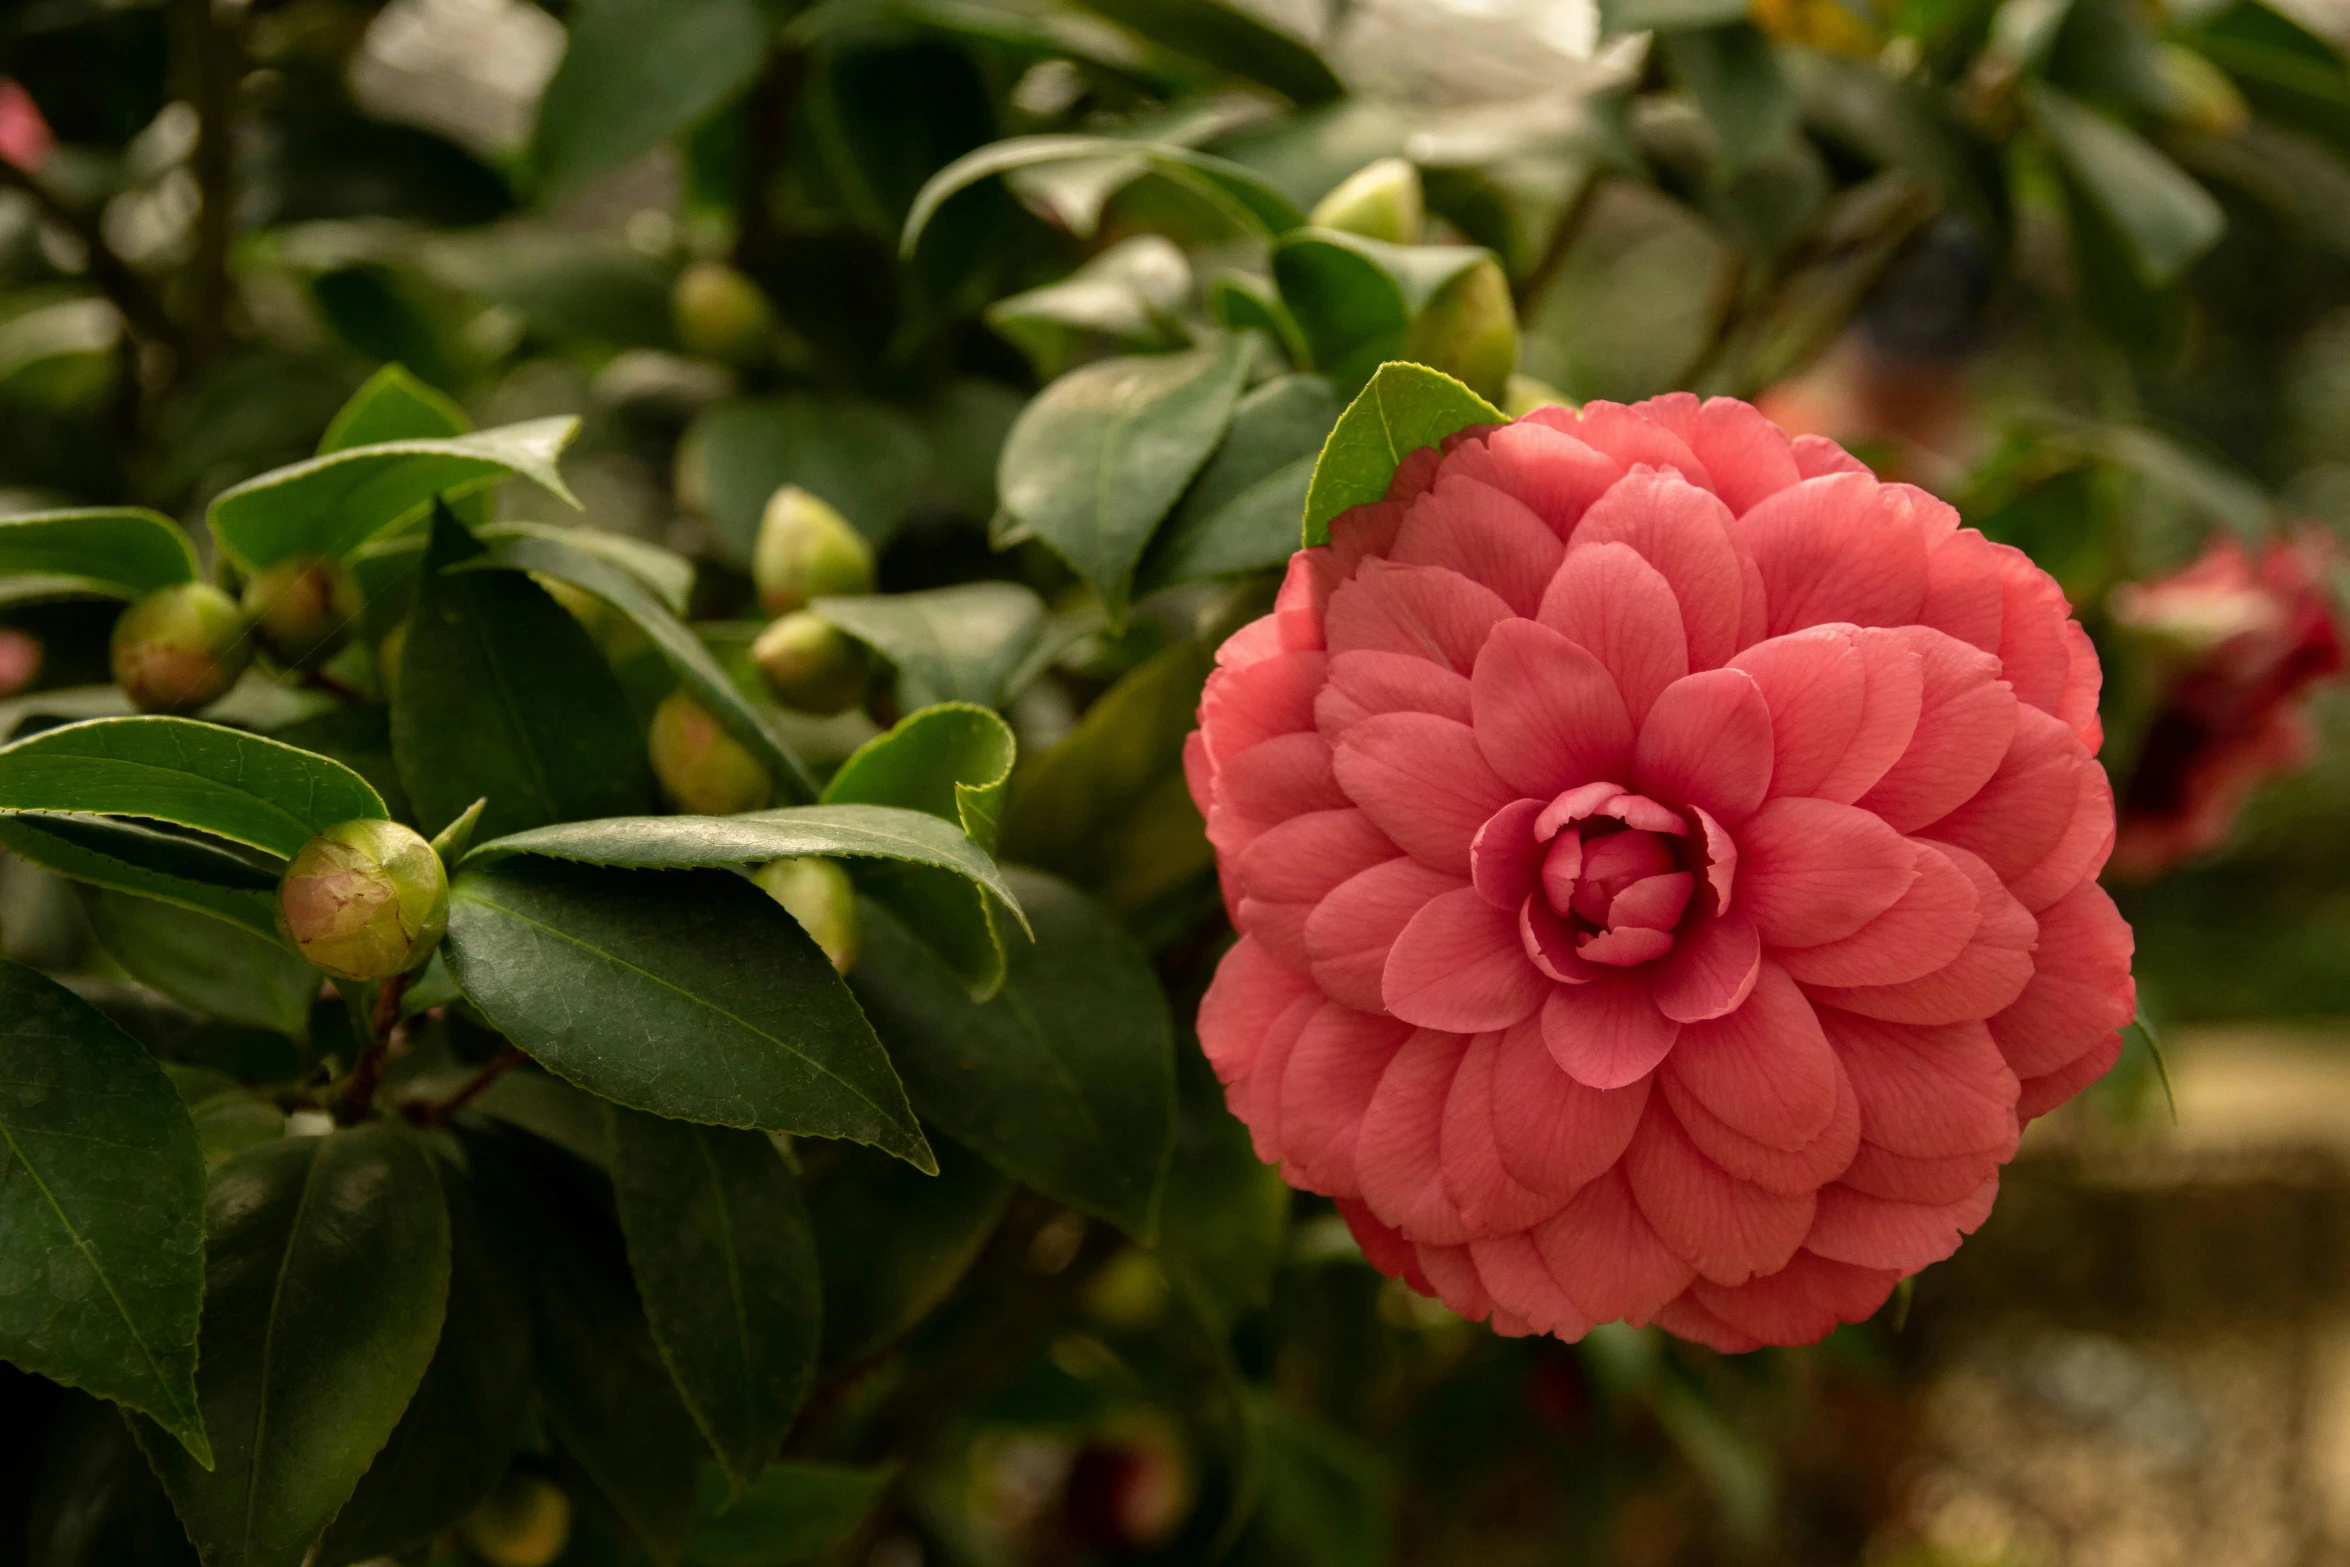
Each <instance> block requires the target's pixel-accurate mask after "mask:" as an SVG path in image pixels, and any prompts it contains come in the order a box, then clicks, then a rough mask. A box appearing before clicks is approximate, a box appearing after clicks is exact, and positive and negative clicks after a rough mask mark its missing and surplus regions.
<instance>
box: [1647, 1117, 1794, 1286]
mask: <svg viewBox="0 0 2350 1567" xmlns="http://www.w3.org/2000/svg"><path fill="white" fill-rule="evenodd" d="M1624 1175H1625V1178H1626V1179H1627V1180H1629V1181H1630V1183H1631V1186H1632V1197H1633V1200H1634V1201H1636V1202H1637V1203H1639V1204H1640V1213H1641V1216H1642V1217H1643V1218H1645V1219H1647V1220H1648V1222H1649V1224H1650V1225H1651V1226H1652V1227H1654V1229H1655V1230H1656V1233H1657V1234H1658V1236H1659V1237H1661V1238H1662V1239H1663V1241H1664V1243H1665V1244H1666V1245H1667V1246H1670V1247H1671V1248H1672V1249H1673V1250H1674V1252H1675V1253H1677V1254H1678V1255H1680V1256H1681V1257H1683V1258H1684V1259H1686V1260H1687V1261H1688V1263H1689V1265H1690V1266H1691V1267H1693V1268H1695V1269H1696V1270H1697V1273H1698V1276H1699V1277H1700V1278H1704V1279H1711V1280H1712V1281H1714V1282H1715V1283H1717V1284H1743V1283H1744V1282H1746V1280H1748V1279H1750V1278H1752V1277H1753V1276H1754V1275H1756V1274H1758V1273H1772V1272H1776V1271H1777V1270H1778V1269H1780V1268H1783V1267H1785V1266H1786V1265H1787V1259H1788V1258H1790V1257H1792V1256H1794V1255H1795V1248H1796V1247H1798V1246H1800V1245H1802V1244H1803V1237H1804V1232H1805V1231H1807V1230H1809V1229H1810V1228H1811V1221H1812V1207H1813V1197H1812V1194H1811V1193H1810V1192H1803V1193H1801V1194H1798V1195H1795V1196H1789V1195H1787V1194H1785V1193H1782V1192H1773V1191H1766V1190H1764V1189H1763V1188H1762V1187H1760V1186H1757V1185H1755V1184H1754V1183H1753V1182H1751V1181H1742V1180H1739V1179H1738V1178H1737V1177H1736V1176H1734V1175H1732V1174H1730V1173H1729V1172H1728V1171H1727V1170H1724V1169H1723V1168H1722V1167H1721V1166H1720V1165H1718V1164H1716V1163H1714V1162H1713V1161H1712V1160H1711V1159H1708V1158H1707V1157H1706V1156H1705V1155H1704V1154H1702V1153H1700V1152H1698V1150H1697V1145H1696V1144H1695V1143H1693V1142H1691V1141H1690V1140H1689V1134H1688V1133H1687V1132H1685V1131H1683V1130H1682V1129H1681V1123H1680V1122H1679V1121H1677V1120H1675V1119H1674V1118H1673V1112H1672V1111H1671V1110H1670V1109H1668V1108H1667V1107H1666V1105H1665V1103H1664V1101H1663V1100H1662V1099H1661V1098H1651V1099H1650V1100H1649V1101H1648V1115H1647V1117H1646V1118H1645V1119H1643V1120H1642V1121H1641V1123H1640V1130H1639V1132H1638V1133H1637V1134H1636V1135H1635V1136H1634V1137H1633V1139H1632V1146H1631V1147H1630V1148H1627V1149H1626V1150H1624Z"/></svg>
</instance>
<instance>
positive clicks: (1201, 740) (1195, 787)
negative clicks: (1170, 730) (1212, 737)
mask: <svg viewBox="0 0 2350 1567" xmlns="http://www.w3.org/2000/svg"><path fill="white" fill-rule="evenodd" d="M1183 786H1184V788H1186V789H1188V790H1189V791H1190V792H1191V803H1192V805H1193V806H1194V807H1196V808H1197V809H1198V811H1199V813H1200V815H1202V816H1205V815H1207V814H1208V812H1210V811H1211V810H1214V809H1215V806H1216V764H1215V763H1214V762H1211V761H1209V760H1208V737H1207V736H1206V735H1203V734H1201V733H1200V732H1199V731H1198V730H1196V729H1194V730H1193V731H1192V732H1191V733H1189V734H1187V735H1185V736H1184V737H1183Z"/></svg>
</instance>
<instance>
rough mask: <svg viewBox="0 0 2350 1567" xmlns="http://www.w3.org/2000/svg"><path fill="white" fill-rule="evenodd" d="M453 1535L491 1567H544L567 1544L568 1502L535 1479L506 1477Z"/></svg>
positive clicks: (560, 1490) (558, 1489)
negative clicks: (458, 1536)
mask: <svg viewBox="0 0 2350 1567" xmlns="http://www.w3.org/2000/svg"><path fill="white" fill-rule="evenodd" d="M457 1532H458V1533H459V1534H461V1535H463V1536H464V1537H465V1543H466V1544H467V1545H468V1546H470V1547H471V1548H472V1550H473V1553H474V1554H475V1555H476V1556H479V1557H480V1558H481V1559H482V1560H484V1561H486V1562H489V1563H491V1564H492V1567H547V1564H548V1563H549V1562H552V1561H553V1560H555V1558H557V1557H558V1556H561V1555H562V1554H563V1547H564V1546H566V1545H568V1544H570V1543H571V1497H570V1495H569V1493H567V1492H565V1491H564V1490H563V1488H562V1487H561V1486H558V1485H555V1484H553V1483H552V1482H550V1481H547V1480H542V1479H540V1478H539V1477H538V1476H537V1475H528V1474H508V1475H507V1476H506V1478H505V1479H503V1480H501V1481H499V1482H498V1487H497V1489H496V1490H494V1491H492V1492H490V1494H489V1495H487V1496H485V1497H483V1498H482V1499H481V1501H480V1502H479V1503H478V1504H477V1505H476V1506H475V1507H474V1509H473V1511H472V1512H470V1513H467V1514H466V1515H465V1521H464V1522H463V1523H462V1524H460V1525H458V1528H457Z"/></svg>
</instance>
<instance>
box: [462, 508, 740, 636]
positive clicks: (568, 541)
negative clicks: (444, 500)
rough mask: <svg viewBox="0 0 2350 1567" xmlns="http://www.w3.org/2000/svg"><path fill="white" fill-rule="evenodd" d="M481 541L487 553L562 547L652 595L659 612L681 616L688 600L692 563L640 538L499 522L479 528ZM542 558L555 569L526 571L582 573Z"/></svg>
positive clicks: (549, 525) (553, 555) (585, 529)
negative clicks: (615, 570) (511, 544)
mask: <svg viewBox="0 0 2350 1567" xmlns="http://www.w3.org/2000/svg"><path fill="white" fill-rule="evenodd" d="M481 538H482V542H483V543H485V544H487V545H489V546H490V549H491V551H492V552H493V553H495V552H496V551H498V550H500V549H503V548H507V547H508V544H507V541H509V540H516V541H519V540H541V541H545V542H549V543H552V544H556V545H560V546H563V547H564V548H565V549H568V550H570V551H572V552H575V553H578V554H585V555H591V556H594V557H595V558H596V559H597V560H598V561H599V562H602V563H605V564H608V565H613V566H617V567H619V568H620V569H621V570H622V571H625V572H627V573H628V574H629V575H630V576H631V577H634V578H635V579H636V580H637V581H638V582H640V583H642V584H643V585H644V586H645V587H648V588H650V589H652V590H653V596H654V597H655V598H657V599H659V600H660V601H661V607H662V608H664V609H666V610H668V611H669V613H670V614H672V615H683V614H684V613H685V612H686V609H687V606H688V605H689V604H690V603H691V601H692V599H693V594H694V563H693V562H692V561H690V560H688V559H686V558H685V557H684V556H683V555H680V554H678V553H677V551H675V550H672V549H665V548H663V547H662V546H661V545H658V544H652V543H648V542H646V541H645V540H643V539H637V538H631V537H629V536H628V535H627V534H625V533H614V532H611V531H610V530H609V529H605V528H591V527H563V526H560V525H558V524H553V523H544V522H499V523H492V524H491V525H490V526H489V527H487V528H484V529H482V530H481ZM520 553H521V550H520V549H519V547H517V554H518V555H519V554H520ZM546 558H547V559H548V560H549V561H550V562H551V563H555V564H551V565H550V566H548V567H539V566H532V567H530V568H528V569H529V570H532V571H539V570H545V571H546V573H547V575H549V576H560V575H561V572H562V571H569V570H575V569H584V568H573V567H570V566H567V565H562V566H560V570H558V569H557V566H558V565H560V563H561V562H562V560H563V556H561V555H560V554H557V553H555V552H548V554H547V556H546ZM561 580H563V581H565V582H571V580H572V579H571V578H570V577H568V576H562V577H561ZM573 586H575V587H583V588H584V587H587V584H586V583H584V582H578V583H573ZM588 591H590V592H594V591H595V590H594V589H593V588H589V589H588ZM600 596H601V595H599V597H600ZM613 607H614V608H616V609H620V608H625V606H622V605H619V604H615V605H614V606H613Z"/></svg>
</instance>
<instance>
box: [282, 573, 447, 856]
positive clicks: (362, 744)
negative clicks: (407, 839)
mask: <svg viewBox="0 0 2350 1567" xmlns="http://www.w3.org/2000/svg"><path fill="white" fill-rule="evenodd" d="M407 609H408V595H406V594H403V595H402V597H401V602H400V612H401V613H402V614H406V613H407ZM269 738H271V739H272V740H278V741H282V742H284V743H285V744H287V745H290V746H294V747H297V748H298V749H301V750H304V751H313V752H316V753H317V754H318V755H320V756H324V757H328V758H331V759H332V760H334V761H337V762H340V763H342V764H343V765H344V766H345V767H348V768H349V769H351V771H353V772H355V773H357V774H358V775H359V776H360V777H362V778H364V779H366V780H367V784H368V787H369V788H371V789H373V790H374V791H375V792H376V794H377V795H378V796H379V797H381V799H382V800H383V803H384V809H385V810H386V811H388V812H390V813H391V816H392V819H393V820H394V821H403V822H404V821H408V820H410V819H412V818H413V816H414V815H415V813H414V812H413V811H412V810H410V808H409V805H408V791H407V789H406V788H405V787H403V786H402V785H401V783H400V764H399V760H398V759H397V758H396V757H394V756H393V755H392V707H391V704H390V703H389V702H359V703H354V704H352V705H350V706H348V707H330V708H328V709H327V710H326V711H325V712H323V713H314V714H312V715H311V716H310V717H308V718H301V719H297V720H295V721H294V722H293V723H290V724H285V725H281V726H280V727H278V728H276V729H273V730H271V731H270V732H269Z"/></svg>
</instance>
